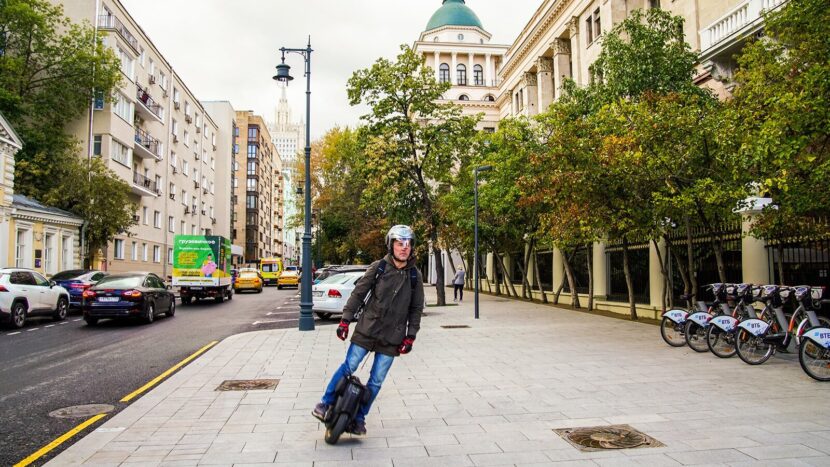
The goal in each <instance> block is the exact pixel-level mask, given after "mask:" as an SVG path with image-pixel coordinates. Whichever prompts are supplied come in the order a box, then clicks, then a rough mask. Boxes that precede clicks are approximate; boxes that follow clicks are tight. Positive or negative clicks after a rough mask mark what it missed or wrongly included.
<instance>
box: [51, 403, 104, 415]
mask: <svg viewBox="0 0 830 467" xmlns="http://www.w3.org/2000/svg"><path fill="white" fill-rule="evenodd" d="M113 410H115V407H113V406H111V405H109V404H88V405H73V406H72V407H64V408H62V409H58V410H53V411H51V412H49V416H50V417H54V418H88V417H92V416H93V415H98V414H101V413H108V412H112V411H113Z"/></svg>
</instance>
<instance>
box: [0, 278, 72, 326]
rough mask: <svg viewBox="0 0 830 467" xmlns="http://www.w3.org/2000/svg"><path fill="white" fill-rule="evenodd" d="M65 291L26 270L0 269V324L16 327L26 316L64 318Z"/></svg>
mask: <svg viewBox="0 0 830 467" xmlns="http://www.w3.org/2000/svg"><path fill="white" fill-rule="evenodd" d="M68 310H69V292H67V291H66V289H64V288H63V287H61V286H59V285H55V283H54V282H52V281H49V280H47V279H46V278H45V277H43V276H42V275H40V274H39V273H37V272H35V271H32V270H30V269H13V268H4V269H0V323H8V324H9V325H11V327H13V328H16V329H20V328H22V327H23V325H24V324H25V323H26V318H27V317H28V316H33V315H41V314H42V315H47V316H48V315H51V316H52V318H54V319H55V321H61V320H63V319H65V318H66V313H67V311H68Z"/></svg>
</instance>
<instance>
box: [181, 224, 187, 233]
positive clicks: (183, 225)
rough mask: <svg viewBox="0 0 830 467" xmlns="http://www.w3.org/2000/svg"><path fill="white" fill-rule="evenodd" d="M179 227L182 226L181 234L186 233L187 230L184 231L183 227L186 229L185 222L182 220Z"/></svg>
mask: <svg viewBox="0 0 830 467" xmlns="http://www.w3.org/2000/svg"><path fill="white" fill-rule="evenodd" d="M181 227H182V230H180V232H181V233H182V234H186V233H187V231H186V230H185V229H187V224H185V222H184V221H182V225H181Z"/></svg>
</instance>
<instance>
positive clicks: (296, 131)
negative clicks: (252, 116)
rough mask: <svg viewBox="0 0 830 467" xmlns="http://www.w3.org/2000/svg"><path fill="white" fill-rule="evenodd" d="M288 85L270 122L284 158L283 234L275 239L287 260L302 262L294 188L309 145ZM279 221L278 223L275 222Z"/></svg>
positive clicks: (270, 130)
mask: <svg viewBox="0 0 830 467" xmlns="http://www.w3.org/2000/svg"><path fill="white" fill-rule="evenodd" d="M286 87H287V86H286V85H285V84H284V83H280V99H279V101H277V106H276V110H275V112H274V121H273V123H271V124H270V125H269V126H268V130H269V132H270V133H271V141H272V142H273V143H274V148H276V150H277V154H279V159H280V172H279V174H275V175H274V176H275V177H278V178H279V180H280V191H279V195H280V196H281V198H280V204H279V206H280V209H279V211H278V212H275V213H274V214H275V216H279V224H278V225H279V238H277V236H276V235H277V234H275V237H274V242H275V243H277V244H279V248H280V249H279V254H280V255H281V256H282V257H283V258H285V260H286V262H287V263H295V262H296V264H300V263H299V260H298V258H299V253H300V240H299V239H300V235H301V231H302V229H301V228H297V227H294V226H291V225H290V220H291V219H293V218H294V217H295V216H296V215H297V213H298V212H299V211H298V206H299V203H298V199H297V196H298V195H297V192H296V191H295V190H294V189H293V188H294V184H293V183H292V181H293V180H298V179H299V177H297V176H296V172H297V169H298V166H297V160H298V159H297V158H298V157H299V156H300V155H301V152H302V151H303V148H304V147H305V142H304V141H305V124H304V123H303V120H302V119H300V120H298V121H295V120H294V119H293V116H292V111H291V106H290V105H289V104H288V98H287V97H286V95H285V93H286ZM275 225H277V224H275Z"/></svg>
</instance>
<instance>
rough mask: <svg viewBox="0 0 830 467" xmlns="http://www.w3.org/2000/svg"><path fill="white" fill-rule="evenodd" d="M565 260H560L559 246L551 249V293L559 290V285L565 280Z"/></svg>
mask: <svg viewBox="0 0 830 467" xmlns="http://www.w3.org/2000/svg"><path fill="white" fill-rule="evenodd" d="M565 280H566V279H565V262H564V261H563V260H562V252H561V251H559V248H554V249H553V293H556V291H557V290H559V286H561V285H562V283H563V282H564V281H565Z"/></svg>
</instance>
